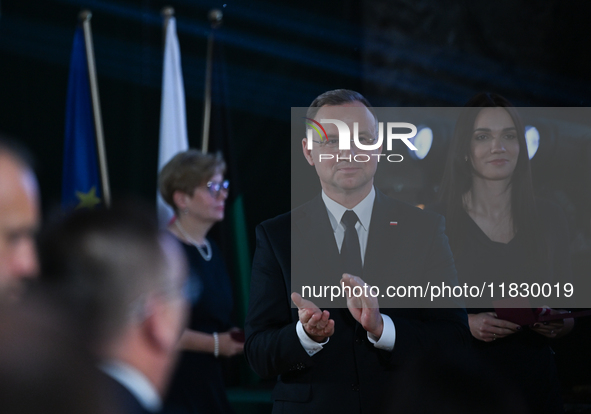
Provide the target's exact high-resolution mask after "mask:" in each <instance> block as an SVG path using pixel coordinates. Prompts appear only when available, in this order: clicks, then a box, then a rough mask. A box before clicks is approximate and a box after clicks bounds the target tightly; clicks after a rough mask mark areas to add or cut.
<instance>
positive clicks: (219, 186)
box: [207, 180, 230, 198]
mask: <svg viewBox="0 0 591 414" xmlns="http://www.w3.org/2000/svg"><path fill="white" fill-rule="evenodd" d="M229 187H230V181H228V180H224V181H222V182H221V183H216V182H213V181H209V182H208V183H207V190H208V191H209V194H211V196H212V197H214V198H217V197H219V195H220V192H222V190H223V191H225V192H228V188H229Z"/></svg>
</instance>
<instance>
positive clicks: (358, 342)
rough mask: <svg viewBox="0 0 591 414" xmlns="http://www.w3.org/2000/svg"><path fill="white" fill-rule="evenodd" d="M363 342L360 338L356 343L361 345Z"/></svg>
mask: <svg viewBox="0 0 591 414" xmlns="http://www.w3.org/2000/svg"><path fill="white" fill-rule="evenodd" d="M362 342H363V340H361V339H360V338H357V339H356V340H355V343H357V344H360V343H362Z"/></svg>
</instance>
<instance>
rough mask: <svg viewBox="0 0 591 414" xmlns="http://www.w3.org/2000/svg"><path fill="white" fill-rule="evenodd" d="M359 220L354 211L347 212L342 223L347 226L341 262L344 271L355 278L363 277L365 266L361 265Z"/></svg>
mask: <svg viewBox="0 0 591 414" xmlns="http://www.w3.org/2000/svg"><path fill="white" fill-rule="evenodd" d="M357 221H359V218H358V217H357V214H355V212H354V211H353V210H347V211H345V214H343V218H342V219H341V222H342V223H343V224H344V225H345V238H344V239H343V245H342V246H341V260H342V262H343V266H344V267H343V271H344V272H346V273H349V274H352V275H355V276H363V265H362V264H361V248H360V247H359V236H358V235H357V230H356V229H355V224H357Z"/></svg>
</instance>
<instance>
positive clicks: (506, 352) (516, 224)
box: [436, 93, 573, 413]
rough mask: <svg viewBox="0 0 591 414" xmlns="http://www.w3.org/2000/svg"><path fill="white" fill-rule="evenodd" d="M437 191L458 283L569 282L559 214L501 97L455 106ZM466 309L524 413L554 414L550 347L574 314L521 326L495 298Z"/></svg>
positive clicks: (488, 358) (485, 353)
mask: <svg viewBox="0 0 591 414" xmlns="http://www.w3.org/2000/svg"><path fill="white" fill-rule="evenodd" d="M440 196H441V200H442V203H441V204H440V205H439V206H438V208H436V210H438V212H440V213H442V214H444V215H445V216H446V234H447V236H448V238H449V242H450V247H451V249H452V252H453V254H454V260H455V264H456V269H457V272H458V281H459V283H460V285H462V284H463V283H468V284H469V285H477V286H481V285H482V283H492V282H494V283H495V284H498V283H500V282H501V280H502V281H508V282H515V283H519V284H521V283H524V282H527V283H528V284H530V285H531V284H533V283H539V284H543V283H545V282H553V281H554V282H558V281H560V282H561V283H564V282H565V281H569V280H570V273H571V266H570V259H569V251H568V242H569V238H568V230H567V223H566V217H565V215H564V213H563V212H562V211H561V210H560V208H559V207H558V206H556V205H554V204H552V203H550V202H548V201H545V200H542V199H537V198H535V197H534V191H533V186H532V179H531V172H530V162H529V157H528V153H527V146H526V141H525V129H524V126H523V123H522V121H521V118H520V116H519V114H518V113H517V110H516V108H514V107H513V105H511V103H510V102H509V101H507V100H506V99H505V98H503V97H501V96H499V95H496V94H492V93H481V94H478V95H476V96H474V97H473V98H472V99H471V100H470V101H469V102H468V103H467V104H466V105H465V107H464V108H463V109H462V112H461V114H460V116H459V118H458V121H457V123H456V127H455V131H454V134H453V138H452V142H451V144H450V149H449V153H448V158H447V164H446V167H445V172H444V176H443V181H442V185H441V193H440ZM487 286H488V285H487ZM507 293H508V292H507V291H505V294H507ZM496 295H500V292H499V291H497V293H496ZM495 299H499V297H498V296H494V297H493V298H491V300H495ZM468 300H469V299H468ZM480 303H481V302H479V303H478V304H475V306H481V305H480ZM467 311H468V321H469V325H470V331H471V332H472V336H473V338H474V340H473V348H474V349H475V351H476V352H477V354H478V355H479V356H480V357H481V359H482V360H483V361H485V362H488V363H490V369H491V371H492V370H496V371H498V373H500V374H501V375H502V376H503V378H505V379H506V381H507V383H509V382H511V384H512V389H515V390H518V391H520V392H521V394H522V395H523V397H524V399H525V401H526V403H527V405H528V407H529V409H530V412H532V413H561V412H562V411H563V408H562V403H561V395H560V386H559V383H558V377H557V373H556V366H555V363H554V356H553V354H554V352H553V351H552V349H551V348H550V345H551V343H552V341H553V340H554V339H555V338H558V337H561V336H564V335H566V334H567V333H568V332H569V331H570V330H571V329H572V326H573V320H572V319H566V320H559V321H552V322H545V323H542V322H538V323H534V324H532V325H531V326H519V325H518V324H515V323H513V322H510V321H508V320H504V319H502V318H500V317H499V316H498V315H497V313H495V311H494V309H492V303H491V304H490V308H480V309H476V308H470V306H469V309H467ZM546 311H547V312H552V313H562V312H565V311H558V310H546ZM485 374H486V373H483V375H485ZM505 385H507V384H503V386H505ZM491 398H494V390H491ZM482 404H483V407H486V401H482Z"/></svg>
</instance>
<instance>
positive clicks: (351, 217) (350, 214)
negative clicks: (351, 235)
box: [341, 210, 359, 230]
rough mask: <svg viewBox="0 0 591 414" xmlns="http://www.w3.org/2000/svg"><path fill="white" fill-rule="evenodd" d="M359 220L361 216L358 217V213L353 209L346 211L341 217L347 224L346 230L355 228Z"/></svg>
mask: <svg viewBox="0 0 591 414" xmlns="http://www.w3.org/2000/svg"><path fill="white" fill-rule="evenodd" d="M358 221H359V217H357V214H355V212H354V211H353V210H347V211H345V214H343V218H341V222H342V223H343V224H344V225H345V230H350V229H354V228H355V225H356V224H357V222H358Z"/></svg>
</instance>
